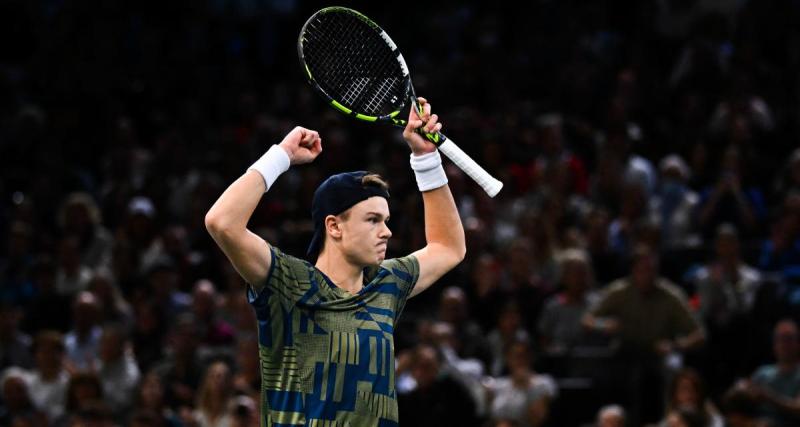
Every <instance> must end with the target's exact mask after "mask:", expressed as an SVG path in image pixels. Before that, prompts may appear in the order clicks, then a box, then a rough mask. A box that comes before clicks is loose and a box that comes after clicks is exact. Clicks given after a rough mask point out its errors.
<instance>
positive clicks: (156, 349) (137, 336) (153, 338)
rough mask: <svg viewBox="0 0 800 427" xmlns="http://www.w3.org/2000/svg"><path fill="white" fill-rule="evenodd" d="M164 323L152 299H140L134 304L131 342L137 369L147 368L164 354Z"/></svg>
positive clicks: (143, 369)
mask: <svg viewBox="0 0 800 427" xmlns="http://www.w3.org/2000/svg"><path fill="white" fill-rule="evenodd" d="M165 324H166V322H165V320H164V317H163V316H162V313H161V311H160V310H158V309H157V308H156V306H155V304H153V302H152V301H148V300H140V301H139V302H137V303H136V305H135V306H134V323H133V332H132V333H131V342H132V343H133V352H134V354H135V356H136V362H137V363H138V364H139V371H141V372H145V371H147V370H149V369H150V368H151V367H152V366H153V364H154V363H156V362H158V361H159V360H161V358H162V357H163V356H164V344H165V343H164V336H165V335H166V331H165V330H164V327H163V325H165Z"/></svg>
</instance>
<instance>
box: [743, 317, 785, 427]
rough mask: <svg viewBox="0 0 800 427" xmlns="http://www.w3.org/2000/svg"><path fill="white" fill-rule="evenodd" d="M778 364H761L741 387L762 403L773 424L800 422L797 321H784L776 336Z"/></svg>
mask: <svg viewBox="0 0 800 427" xmlns="http://www.w3.org/2000/svg"><path fill="white" fill-rule="evenodd" d="M772 339H773V351H774V354H775V364H771V365H764V366H761V367H759V368H758V369H757V370H756V371H755V373H753V375H752V377H751V378H750V379H749V380H743V381H741V382H739V383H738V384H737V389H740V390H742V391H744V392H745V393H746V394H747V396H748V397H749V398H750V399H752V400H753V401H754V402H755V403H757V404H758V408H759V412H760V414H761V415H762V416H763V417H765V418H766V419H767V420H769V422H770V424H771V425H772V426H773V427H783V426H785V427H788V426H793V425H797V423H798V422H800V341H798V340H800V333H799V332H798V328H797V323H795V322H794V320H788V319H787V320H781V321H780V322H778V324H777V325H775V330H774V333H773V336H772Z"/></svg>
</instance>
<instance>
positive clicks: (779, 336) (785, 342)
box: [773, 321, 799, 362]
mask: <svg viewBox="0 0 800 427" xmlns="http://www.w3.org/2000/svg"><path fill="white" fill-rule="evenodd" d="M773 340H774V344H773V348H774V351H775V358H776V359H777V360H778V362H784V361H785V362H789V361H793V360H796V359H797V356H798V344H799V343H798V331H797V326H796V325H795V324H794V323H793V322H788V321H783V322H780V323H778V325H777V326H776V327H775V333H774V337H773Z"/></svg>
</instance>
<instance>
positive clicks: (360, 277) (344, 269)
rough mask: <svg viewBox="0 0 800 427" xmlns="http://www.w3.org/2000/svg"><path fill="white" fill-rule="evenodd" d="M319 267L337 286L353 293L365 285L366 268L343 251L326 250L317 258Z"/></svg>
mask: <svg viewBox="0 0 800 427" xmlns="http://www.w3.org/2000/svg"><path fill="white" fill-rule="evenodd" d="M315 266H316V267H317V269H319V270H320V271H322V272H323V273H325V275H326V276H328V278H330V279H331V280H332V281H333V283H335V284H336V286H338V287H340V288H342V289H344V290H346V291H347V292H349V293H351V294H356V293H358V291H360V290H361V288H363V287H364V269H363V267H362V266H360V265H356V264H353V263H352V262H350V260H348V259H347V257H345V256H344V254H343V253H341V252H339V251H335V250H325V251H323V252H322V253H321V254H320V255H319V258H317V263H316V264H315Z"/></svg>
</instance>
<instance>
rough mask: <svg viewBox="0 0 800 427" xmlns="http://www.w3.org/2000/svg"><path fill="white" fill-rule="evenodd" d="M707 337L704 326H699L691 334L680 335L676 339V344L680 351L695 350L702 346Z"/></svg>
mask: <svg viewBox="0 0 800 427" xmlns="http://www.w3.org/2000/svg"><path fill="white" fill-rule="evenodd" d="M705 339H706V334H705V332H703V329H702V328H697V329H696V330H695V331H694V332H692V333H690V334H689V335H686V336H683V337H680V338H678V339H676V340H675V346H676V347H677V349H678V350H680V351H687V350H693V349H695V348H697V347H698V346H700V345H701V344H702V343H703V342H704V341H705Z"/></svg>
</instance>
